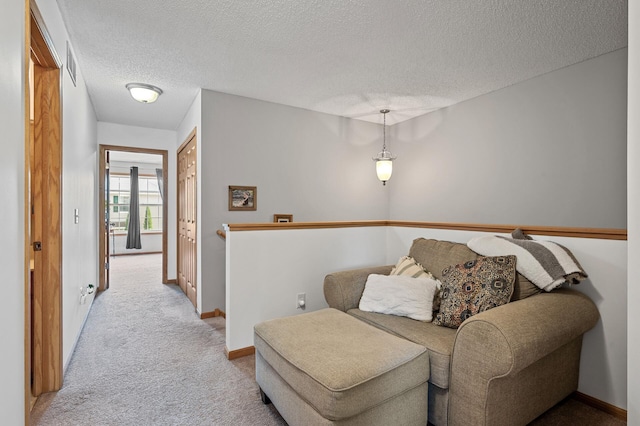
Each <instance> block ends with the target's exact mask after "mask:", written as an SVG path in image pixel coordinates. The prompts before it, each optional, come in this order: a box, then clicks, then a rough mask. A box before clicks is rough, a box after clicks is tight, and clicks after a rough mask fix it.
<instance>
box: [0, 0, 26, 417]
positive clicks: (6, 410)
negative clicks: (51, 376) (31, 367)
mask: <svg viewBox="0 0 640 426" xmlns="http://www.w3.org/2000/svg"><path fill="white" fill-rule="evenodd" d="M0 4H1V6H0V8H1V9H2V13H0V57H1V58H2V60H1V61H0V99H2V102H0V127H1V128H2V137H1V138H0V150H2V155H0V182H3V185H4V188H3V189H2V194H3V198H4V202H5V208H2V209H0V222H1V223H4V224H5V225H6V226H5V227H4V229H3V235H2V242H3V244H1V245H0V262H1V263H0V266H1V267H2V272H3V278H4V279H3V281H4V285H3V292H2V297H1V298H0V341H2V362H1V363H0V383H2V386H0V413H2V421H3V422H4V423H6V424H12V425H21V424H24V423H25V418H24V414H25V405H24V403H25V401H24V395H25V378H24V368H25V366H24V316H25V312H24V305H25V300H24V286H25V282H24V280H25V277H24V272H25V268H26V266H25V260H24V259H25V241H24V240H25V237H24V225H25V222H24V217H25V211H24V210H25V209H24V205H25V204H24V203H25V197H24V191H25V168H24V163H25V144H24V137H25V135H24V105H25V96H24V90H23V88H24V84H25V81H24V74H25V69H24V61H25V52H24V51H25V44H24V35H25V27H24V22H25V7H24V2H17V1H10V0H2V2H1V3H0Z"/></svg>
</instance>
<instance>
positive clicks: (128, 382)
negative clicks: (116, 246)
mask: <svg viewBox="0 0 640 426" xmlns="http://www.w3.org/2000/svg"><path fill="white" fill-rule="evenodd" d="M161 264H162V258H161V256H160V255H137V256H117V257H115V258H112V269H111V273H112V276H111V288H110V289H109V290H107V291H106V292H103V293H100V294H99V295H98V297H96V300H95V301H94V305H93V307H92V309H91V312H90V313H89V316H88V318H87V322H86V324H85V327H84V329H83V331H82V334H81V336H80V338H79V340H78V344H77V347H76V350H75V353H74V354H73V357H72V359H71V362H70V364H69V367H68V369H67V371H66V374H65V377H64V384H63V387H62V389H61V390H60V391H59V392H55V393H49V394H45V395H43V396H41V397H40V398H39V399H38V402H37V403H36V405H35V407H34V409H33V411H32V413H31V424H32V425H43V426H44V425H65V426H66V425H284V424H286V423H285V422H284V420H282V418H281V417H280V416H279V414H278V413H277V411H276V410H275V409H274V408H273V406H272V405H268V406H267V405H264V404H263V403H262V402H261V400H260V395H259V392H258V387H257V385H256V383H255V379H254V371H255V368H254V365H253V363H254V362H255V360H254V357H253V356H252V357H245V358H241V359H238V360H234V361H228V360H227V359H226V357H225V355H224V343H225V340H224V339H225V330H224V326H225V321H224V319H223V318H212V319H207V320H204V321H203V320H200V319H199V318H198V316H197V315H196V313H195V310H194V308H193V305H192V304H191V303H190V302H189V301H188V300H187V298H186V297H185V295H184V294H183V293H182V292H181V290H180V288H178V287H177V286H175V285H165V284H162V283H161Z"/></svg>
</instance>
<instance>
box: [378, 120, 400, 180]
mask: <svg viewBox="0 0 640 426" xmlns="http://www.w3.org/2000/svg"><path fill="white" fill-rule="evenodd" d="M388 112H389V110H388V109H381V110H380V113H381V114H382V119H383V124H382V151H380V152H379V153H378V155H377V156H376V157H373V161H375V162H376V173H377V174H378V179H380V181H381V182H382V185H386V184H387V181H388V180H389V179H390V178H391V173H392V172H393V160H395V159H396V156H395V155H393V154H392V153H391V152H390V151H387V113H388Z"/></svg>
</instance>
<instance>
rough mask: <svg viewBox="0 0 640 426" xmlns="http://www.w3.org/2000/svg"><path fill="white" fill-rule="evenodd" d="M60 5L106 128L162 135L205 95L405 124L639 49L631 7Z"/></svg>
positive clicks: (620, 0) (521, 3) (431, 2)
mask: <svg viewBox="0 0 640 426" xmlns="http://www.w3.org/2000/svg"><path fill="white" fill-rule="evenodd" d="M57 2H58V5H59V6H60V9H61V11H62V15H63V18H64V20H65V23H66V25H67V28H68V31H69V34H70V38H71V44H72V46H73V48H74V51H75V54H76V59H77V62H78V68H79V70H80V71H81V72H82V74H83V76H84V78H85V81H86V83H87V87H88V90H89V94H90V96H91V100H92V102H93V105H94V107H95V109H96V113H97V116H98V120H100V121H108V122H114V123H122V124H130V125H138V126H145V127H155V128H163V129H176V128H177V126H178V125H179V123H180V122H181V120H182V118H183V117H184V115H185V113H186V111H187V109H188V108H189V106H190V105H191V103H192V101H193V99H194V98H195V96H196V94H197V92H198V90H199V88H204V89H210V90H215V91H220V92H225V93H231V94H235V95H241V96H247V97H251V98H256V99H262V100H266V101H271V102H276V103H281V104H286V105H292V106H296V107H301V108H306V109H310V110H314V111H321V112H326V113H329V114H334V115H339V116H345V117H353V118H359V119H363V120H368V121H373V122H380V114H379V113H378V111H379V110H380V109H381V108H389V109H391V110H392V112H391V113H390V114H389V115H388V117H387V123H389V124H393V123H395V122H399V121H403V120H406V119H409V118H412V117H414V116H417V115H422V114H424V113H426V112H429V111H432V110H434V109H437V108H441V107H446V106H449V105H452V104H455V103H457V102H461V101H463V100H466V99H470V98H473V97H476V96H478V95H481V94H484V93H488V92H491V91H494V90H497V89H500V88H503V87H506V86H509V85H511V84H514V83H518V82H520V81H523V80H526V79H529V78H531V77H534V76H537V75H541V74H544V73H547V72H549V71H553V70H556V69H559V68H562V67H565V66H567V65H571V64H574V63H577V62H580V61H583V60H586V59H589V58H592V57H595V56H598V55H601V54H603V53H607V52H611V51H613V50H616V49H620V48H622V47H625V46H626V45H627V1H626V0H466V1H463V0H457V1H456V0H402V1H400V0H398V1H381V0H351V1H348V0H269V1H267V0H261V1H257V0H256V1H250V0H215V1H214V0H184V1H175V0H172V1H168V0H108V1H105V0H57ZM129 82H140V83H148V84H153V85H155V86H158V87H160V88H162V89H163V90H164V94H163V95H162V96H161V97H160V98H159V100H158V101H157V102H156V103H154V104H146V105H145V104H140V103H137V102H135V101H134V100H133V99H132V98H131V97H130V96H129V94H128V92H127V91H126V89H125V84H126V83H129Z"/></svg>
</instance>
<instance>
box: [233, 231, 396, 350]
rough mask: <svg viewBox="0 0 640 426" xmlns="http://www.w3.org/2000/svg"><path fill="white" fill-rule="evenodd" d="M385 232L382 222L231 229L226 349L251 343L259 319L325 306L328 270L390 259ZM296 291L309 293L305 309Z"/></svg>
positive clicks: (375, 263)
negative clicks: (352, 225) (358, 225)
mask: <svg viewBox="0 0 640 426" xmlns="http://www.w3.org/2000/svg"><path fill="white" fill-rule="evenodd" d="M385 238H386V227H383V226H378V227H367V228H329V229H300V230H288V231H237V232H233V231H227V239H226V250H227V253H229V256H227V263H226V270H227V275H226V290H227V292H226V297H227V301H226V305H227V312H226V314H227V321H226V345H227V349H229V350H230V351H233V350H237V349H241V348H246V347H249V346H253V326H254V325H255V324H257V323H259V322H262V321H265V320H268V319H272V318H278V317H283V316H287V315H296V314H300V313H302V312H311V311H315V310H318V309H321V308H326V307H327V303H326V301H325V299H324V293H323V289H322V283H323V281H324V277H325V275H327V274H328V273H330V272H335V271H340V270H347V269H354V268H360V267H366V266H376V265H385V264H387V263H386V250H385V244H384V241H385ZM396 260H397V259H396ZM394 263H395V262H394ZM298 293H306V309H305V310H304V311H303V310H301V309H297V307H296V302H297V294H298Z"/></svg>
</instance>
